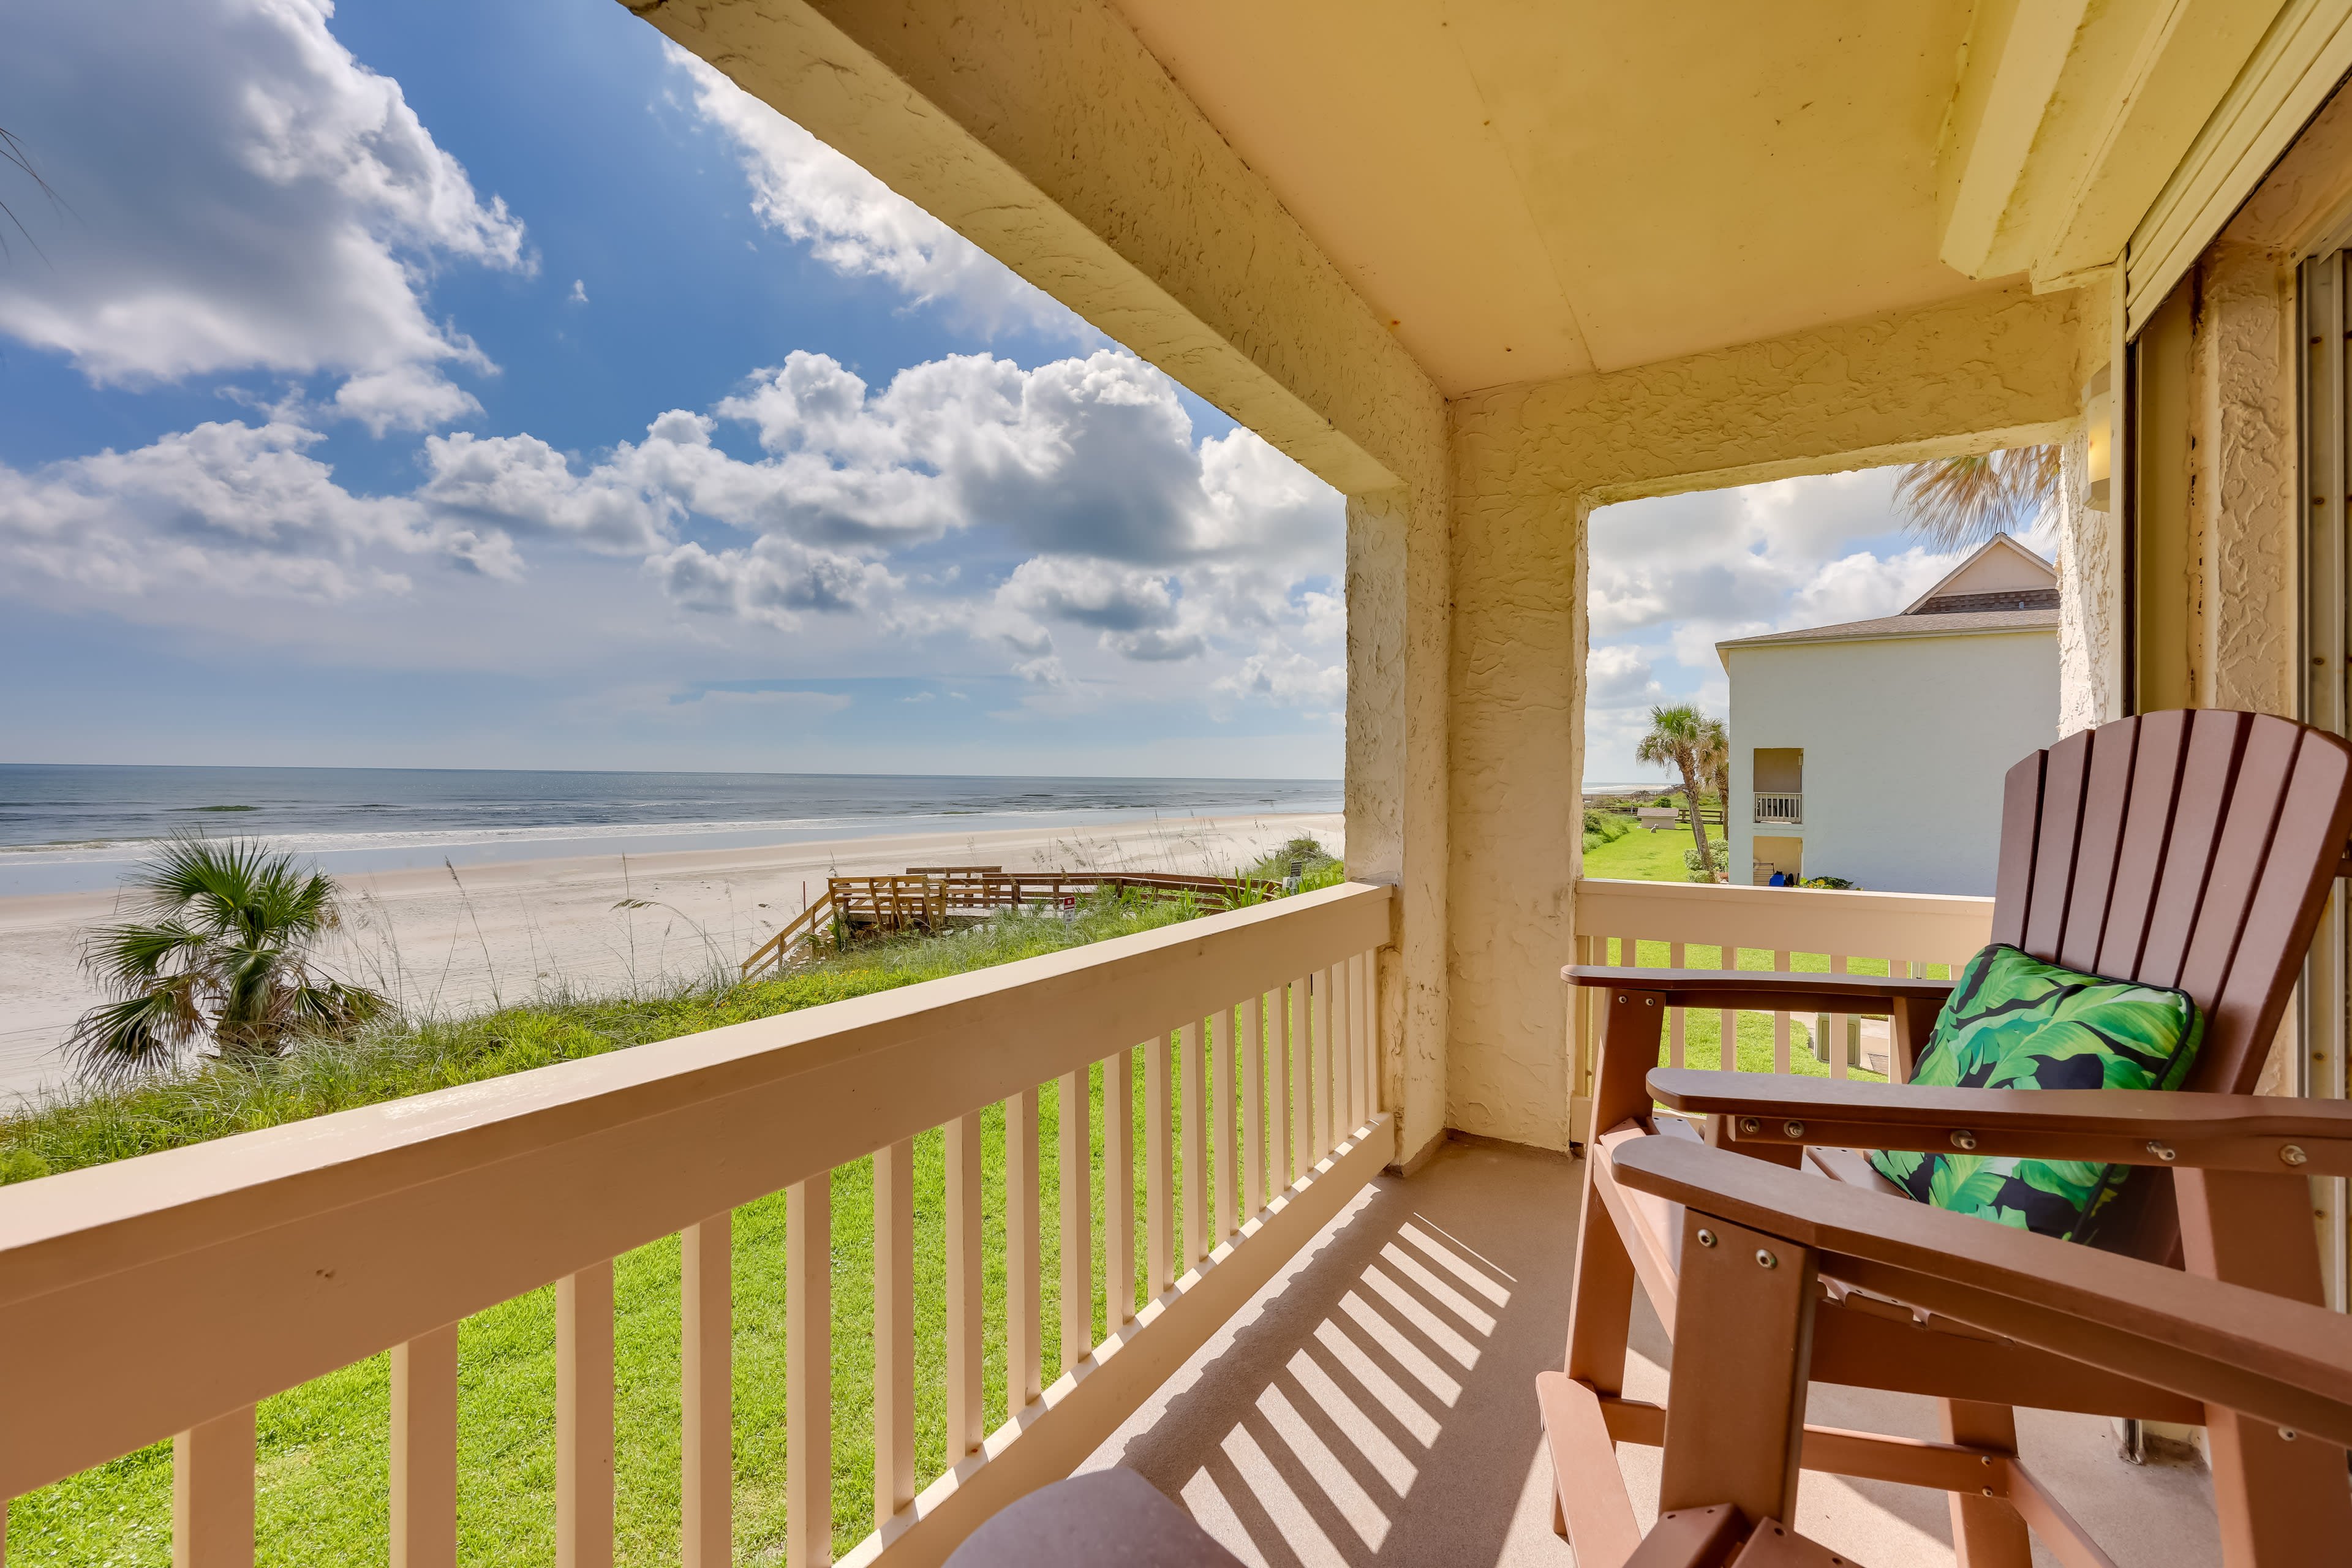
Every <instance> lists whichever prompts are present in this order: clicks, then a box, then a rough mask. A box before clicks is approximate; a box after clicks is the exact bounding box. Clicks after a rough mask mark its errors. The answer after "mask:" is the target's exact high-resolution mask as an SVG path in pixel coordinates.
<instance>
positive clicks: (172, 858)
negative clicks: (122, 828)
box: [65, 835, 387, 1083]
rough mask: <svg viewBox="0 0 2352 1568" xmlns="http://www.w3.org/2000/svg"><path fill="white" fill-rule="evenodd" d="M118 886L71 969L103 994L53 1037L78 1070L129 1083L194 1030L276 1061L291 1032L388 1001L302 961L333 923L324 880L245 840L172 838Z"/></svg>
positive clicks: (337, 918)
mask: <svg viewBox="0 0 2352 1568" xmlns="http://www.w3.org/2000/svg"><path fill="white" fill-rule="evenodd" d="M129 889H130V890H131V892H132V893H133V894H134V895H136V897H135V899H134V901H133V903H132V905H131V911H130V912H131V916H132V918H131V920H130V921H126V922H124V923H122V924H119V925H110V926H100V927H99V928H97V929H96V930H94V931H91V932H90V933H89V937H88V938H87V939H86V941H85V942H84V944H83V949H82V967H83V968H84V969H85V970H86V971H88V972H89V974H90V975H91V976H92V977H93V978H94V979H96V980H97V982H98V983H99V984H100V986H101V987H103V988H104V989H105V991H106V992H107V993H108V994H110V996H111V998H112V1000H110V1001H108V1002H104V1003H101V1004H100V1005H98V1006H95V1007H92V1008H91V1009H90V1010H89V1012H87V1013H85V1014H83V1015H82V1016H81V1021H80V1022H79V1024H76V1025H75V1026H74V1030H73V1033H72V1034H70V1035H68V1037H66V1042H65V1050H66V1054H67V1055H68V1057H70V1058H72V1060H73V1062H74V1066H75V1068H76V1069H77V1070H78V1071H79V1072H80V1074H81V1075H82V1076H83V1077H84V1078H86V1079H91V1080H93V1081H96V1082H100V1083H109V1082H121V1081H124V1080H127V1079H132V1078H136V1077H137V1076H138V1075H139V1074H141V1073H142V1072H147V1071H151V1070H153V1069H155V1068H163V1067H168V1066H170V1065H171V1064H172V1063H173V1062H174V1061H175V1060H177V1059H178V1058H179V1054H180V1052H181V1051H182V1049H183V1048H184V1047H188V1046H191V1045H194V1044H196V1043H198V1042H201V1041H203V1040H205V1039H206V1038H207V1037H209V1038H210V1040H211V1041H212V1044H213V1049H214V1053H215V1056H216V1057H218V1058H222V1059H233V1058H251V1057H267V1056H276V1055H278V1054H279V1053H281V1052H282V1051H284V1050H285V1048H286V1046H287V1044H288V1042H289V1041H290V1040H291V1039H292V1038H293V1037H295V1036H296V1035H297V1034H299V1033H304V1032H310V1033H328V1032H334V1031H339V1030H344V1029H348V1028H351V1027H352V1026H354V1025H357V1024H361V1023H364V1022H365V1021H367V1020H368V1019H370V1018H373V1017H374V1016H376V1015H377V1014H379V1013H381V1012H383V1009H384V1007H385V1006H386V1005H387V1004H386V1002H385V1000H384V998H383V996H382V995H381V994H378V993H376V992H374V991H371V990H368V989H367V988H366V987H364V986H359V985H350V984H344V983H343V982H341V981H340V980H336V979H334V978H332V977H331V976H328V975H326V974H324V973H320V971H319V970H318V968H317V965H316V963H315V962H314V961H313V959H312V958H311V956H310V949H311V948H312V947H313V946H315V945H316V944H317V942H319V940H320V938H321V937H323V936H325V935H326V934H327V933H328V932H329V931H333V930H334V929H335V928H336V927H337V926H339V925H341V923H342V915H341V910H339V909H338V908H337V905H336V889H335V884H334V880H333V879H331V878H330V877H328V876H327V875H325V874H324V873H323V872H320V871H319V870H317V869H315V868H306V867H303V866H300V865H299V864H297V862H296V860H295V858H294V857H293V856H291V855H288V854H280V853H275V852H272V851H271V850H270V848H269V847H268V845H267V844H266V843H264V842H262V841H260V840H258V839H250V838H229V839H211V838H205V837H201V836H197V835H185V836H181V837H173V838H172V839H170V840H169V841H167V842H166V843H165V844H164V845H163V847H161V848H160V849H158V850H157V851H156V852H155V854H154V855H153V857H152V858H150V859H149V860H148V861H147V863H146V864H145V865H143V866H142V867H141V868H139V869H138V870H137V871H136V872H134V873H133V874H132V875H131V879H130V881H129Z"/></svg>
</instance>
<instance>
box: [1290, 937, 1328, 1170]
mask: <svg viewBox="0 0 2352 1568" xmlns="http://www.w3.org/2000/svg"><path fill="white" fill-rule="evenodd" d="M1314 984H1315V982H1314V977H1313V976H1311V975H1302V976H1300V977H1299V978H1298V979H1297V980H1294V981H1292V982H1291V983H1290V1075H1291V1077H1290V1082H1291V1100H1290V1119H1291V1145H1290V1179H1291V1180H1292V1181H1294V1182H1300V1181H1304V1180H1306V1179H1307V1172H1309V1171H1311V1170H1313V1169H1314V1168H1315V1162H1316V1161H1317V1160H1318V1159H1319V1158H1320V1157H1321V1154H1320V1152H1319V1151H1318V1150H1317V1149H1316V1147H1315V1033H1314V1027H1313V1022H1312V1016H1313V1009H1314V998H1313V997H1312V996H1311V995H1310V994H1308V993H1309V992H1310V990H1311V989H1312V988H1313V986H1314Z"/></svg>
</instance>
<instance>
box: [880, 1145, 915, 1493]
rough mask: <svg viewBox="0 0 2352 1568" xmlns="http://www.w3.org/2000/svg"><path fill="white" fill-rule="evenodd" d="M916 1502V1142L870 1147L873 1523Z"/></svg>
mask: <svg viewBox="0 0 2352 1568" xmlns="http://www.w3.org/2000/svg"><path fill="white" fill-rule="evenodd" d="M914 1500H915V1143H914V1140H912V1139H910V1138H901V1139H900V1140H898V1142H896V1143H893V1144H891V1145H890V1146H889V1147H888V1148H887V1149H877V1150H876V1151H875V1152H874V1526H875V1528H876V1529H877V1530H878V1529H880V1528H881V1527H882V1526H883V1525H885V1524H887V1523H889V1522H890V1519H891V1516H892V1515H894V1514H896V1513H897V1512H898V1510H900V1509H902V1508H905V1507H906V1506H907V1505H908V1504H909V1503H911V1502H913V1501H914Z"/></svg>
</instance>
